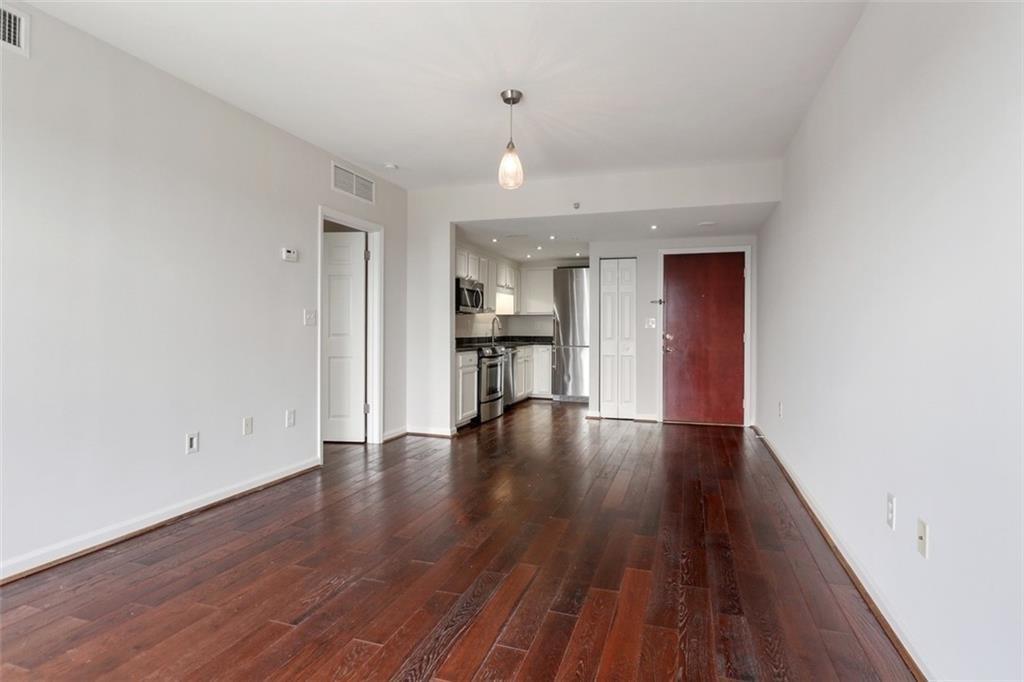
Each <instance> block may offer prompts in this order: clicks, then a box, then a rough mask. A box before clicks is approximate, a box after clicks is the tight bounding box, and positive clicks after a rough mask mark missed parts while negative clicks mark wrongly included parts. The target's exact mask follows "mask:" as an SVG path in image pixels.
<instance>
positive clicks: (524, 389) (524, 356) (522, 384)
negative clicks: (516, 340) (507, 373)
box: [512, 346, 533, 400]
mask: <svg viewBox="0 0 1024 682" xmlns="http://www.w3.org/2000/svg"><path fill="white" fill-rule="evenodd" d="M529 351H530V347H529V346H524V347H523V348H520V349H519V352H518V353H517V354H516V359H515V366H514V367H513V368H512V371H513V373H514V374H515V385H516V394H515V396H513V399H514V400H521V399H523V398H525V397H526V396H528V395H529V394H530V389H529V386H528V384H527V382H528V381H529V382H530V383H532V380H533V373H532V372H527V371H526V368H527V366H529V367H531V368H532V367H533V363H532V362H531V360H532V358H531V357H530V352H529Z"/></svg>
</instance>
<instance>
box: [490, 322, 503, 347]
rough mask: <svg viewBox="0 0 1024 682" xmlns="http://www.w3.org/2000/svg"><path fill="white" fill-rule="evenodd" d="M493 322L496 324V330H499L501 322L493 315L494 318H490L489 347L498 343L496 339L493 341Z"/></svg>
mask: <svg viewBox="0 0 1024 682" xmlns="http://www.w3.org/2000/svg"><path fill="white" fill-rule="evenodd" d="M495 322H497V323H498V329H501V320H499V319H498V316H497V315H495V316H494V317H492V318H491V345H492V346H494V345H497V343H498V341H497V339H495V334H494V323H495Z"/></svg>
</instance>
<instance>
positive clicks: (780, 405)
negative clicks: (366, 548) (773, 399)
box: [779, 400, 782, 419]
mask: <svg viewBox="0 0 1024 682" xmlns="http://www.w3.org/2000/svg"><path fill="white" fill-rule="evenodd" d="M779 419H782V401H781V400H780V401H779Z"/></svg>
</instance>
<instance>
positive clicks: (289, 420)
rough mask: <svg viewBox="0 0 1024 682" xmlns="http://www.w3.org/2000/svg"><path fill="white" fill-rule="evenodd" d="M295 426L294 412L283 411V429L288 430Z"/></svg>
mask: <svg viewBox="0 0 1024 682" xmlns="http://www.w3.org/2000/svg"><path fill="white" fill-rule="evenodd" d="M293 426H295V410H285V411H284V428H286V429H290V428H291V427H293Z"/></svg>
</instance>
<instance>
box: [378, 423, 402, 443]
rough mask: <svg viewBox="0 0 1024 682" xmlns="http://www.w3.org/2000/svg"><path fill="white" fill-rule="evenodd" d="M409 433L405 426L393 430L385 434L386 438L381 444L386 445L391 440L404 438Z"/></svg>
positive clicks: (382, 439)
mask: <svg viewBox="0 0 1024 682" xmlns="http://www.w3.org/2000/svg"><path fill="white" fill-rule="evenodd" d="M407 433H408V431H406V430H405V427H404V426H403V427H400V428H397V429H392V430H390V431H388V432H387V433H385V434H384V437H383V438H381V442H382V443H386V442H388V441H389V440H394V439H396V438H401V437H402V436H404V435H405V434H407Z"/></svg>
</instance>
